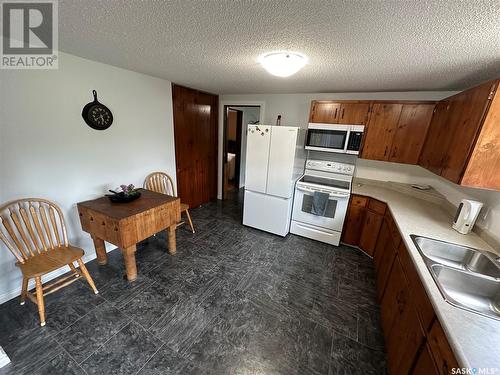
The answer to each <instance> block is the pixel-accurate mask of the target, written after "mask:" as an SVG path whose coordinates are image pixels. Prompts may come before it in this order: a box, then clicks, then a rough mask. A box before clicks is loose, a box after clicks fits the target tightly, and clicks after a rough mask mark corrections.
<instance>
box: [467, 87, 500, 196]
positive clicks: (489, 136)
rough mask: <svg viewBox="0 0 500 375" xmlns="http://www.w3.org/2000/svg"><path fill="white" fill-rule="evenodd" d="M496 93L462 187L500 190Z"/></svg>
mask: <svg viewBox="0 0 500 375" xmlns="http://www.w3.org/2000/svg"><path fill="white" fill-rule="evenodd" d="M496 91H497V93H496V95H495V96H494V98H493V101H492V102H491V106H490V108H489V111H488V114H487V115H486V118H485V120H484V123H483V128H482V130H481V134H480V135H479V138H478V140H477V142H476V147H475V148H474V151H473V152H472V155H471V157H470V160H469V163H468V165H467V168H466V170H465V174H464V176H463V178H462V185H465V186H477V187H484V188H488V189H495V190H500V173H499V171H500V94H499V93H498V88H497V90H496Z"/></svg>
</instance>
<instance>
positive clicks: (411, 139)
mask: <svg viewBox="0 0 500 375" xmlns="http://www.w3.org/2000/svg"><path fill="white" fill-rule="evenodd" d="M434 106H435V105H434V104H404V105H403V109H402V110H401V116H400V117H399V121H398V125H397V129H396V134H395V136H394V139H393V142H392V147H391V153H390V156H389V161H392V162H397V163H406V164H417V163H418V158H419V156H420V152H421V150H422V147H423V145H424V142H425V137H426V135H427V130H428V129H429V124H430V121H431V117H432V112H433V111H434Z"/></svg>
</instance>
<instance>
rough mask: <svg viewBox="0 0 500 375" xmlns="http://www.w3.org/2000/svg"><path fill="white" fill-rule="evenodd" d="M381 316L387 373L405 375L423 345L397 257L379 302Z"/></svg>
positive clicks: (420, 330) (422, 335) (419, 327)
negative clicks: (384, 337) (384, 338)
mask: <svg viewBox="0 0 500 375" xmlns="http://www.w3.org/2000/svg"><path fill="white" fill-rule="evenodd" d="M381 316H382V326H383V328H384V334H385V335H386V352H387V363H388V367H389V369H390V371H389V372H390V373H391V374H408V373H409V372H410V370H411V367H412V365H413V363H414V361H415V359H416V357H417V354H418V353H419V348H420V347H421V345H422V343H423V342H424V339H425V335H424V332H423V330H422V327H421V326H420V322H419V320H418V316H417V312H416V310H415V304H414V302H413V300H412V299H411V296H410V293H409V288H408V285H407V283H406V280H405V276H404V272H403V268H402V267H401V263H400V262H399V259H398V257H396V259H395V260H394V265H393V267H392V270H391V274H390V276H389V281H388V283H387V290H386V292H385V294H384V298H383V300H382V304H381ZM386 328H387V329H388V331H387V333H386V332H385V329H386Z"/></svg>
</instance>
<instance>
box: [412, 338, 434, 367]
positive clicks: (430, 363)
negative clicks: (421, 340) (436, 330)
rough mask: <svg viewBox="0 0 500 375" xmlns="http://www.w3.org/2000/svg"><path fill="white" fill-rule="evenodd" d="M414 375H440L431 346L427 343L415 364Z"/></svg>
mask: <svg viewBox="0 0 500 375" xmlns="http://www.w3.org/2000/svg"><path fill="white" fill-rule="evenodd" d="M411 374H412V375H439V372H438V369H437V367H436V363H435V362H434V358H433V357H432V354H431V348H430V347H429V344H427V343H425V344H424V345H423V346H422V350H421V352H420V354H419V356H418V358H417V361H416V362H415V367H414V368H413V371H412V372H411Z"/></svg>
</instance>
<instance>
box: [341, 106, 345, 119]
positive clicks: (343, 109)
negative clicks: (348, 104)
mask: <svg viewBox="0 0 500 375" xmlns="http://www.w3.org/2000/svg"><path fill="white" fill-rule="evenodd" d="M344 111H345V108H342V116H341V117H340V118H344Z"/></svg>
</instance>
